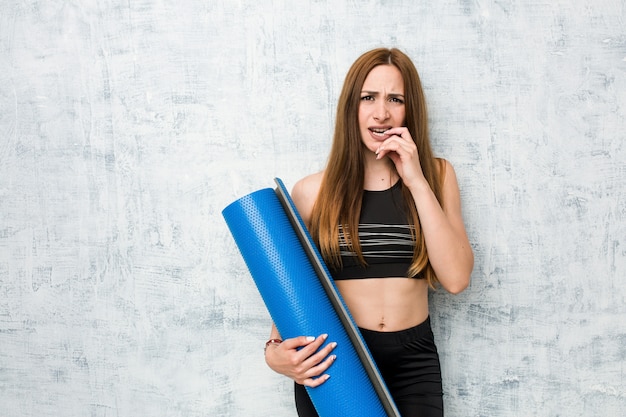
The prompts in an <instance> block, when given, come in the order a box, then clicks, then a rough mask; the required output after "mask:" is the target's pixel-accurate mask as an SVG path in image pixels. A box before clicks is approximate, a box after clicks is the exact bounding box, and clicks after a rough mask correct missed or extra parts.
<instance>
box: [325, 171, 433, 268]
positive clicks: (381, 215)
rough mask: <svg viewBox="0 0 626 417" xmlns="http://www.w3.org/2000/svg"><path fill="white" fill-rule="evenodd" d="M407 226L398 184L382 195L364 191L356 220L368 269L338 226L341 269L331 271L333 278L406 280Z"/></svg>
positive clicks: (409, 254) (409, 247)
mask: <svg viewBox="0 0 626 417" xmlns="http://www.w3.org/2000/svg"><path fill="white" fill-rule="evenodd" d="M407 223H408V221H407V214H406V210H405V209H404V200H403V199H402V187H401V182H400V181H397V182H396V184H395V185H393V186H392V187H391V188H389V189H387V190H384V191H367V190H365V191H364V192H363V203H362V207H361V216H360V219H359V241H360V243H361V250H362V251H363V257H364V258H365V262H366V263H367V265H366V266H363V265H362V264H361V263H360V262H359V259H358V258H357V256H356V254H355V253H354V252H352V251H350V250H349V249H348V247H347V245H346V242H345V240H344V238H343V233H342V232H343V230H342V227H341V226H340V228H339V235H340V241H339V249H340V255H341V261H342V264H343V267H342V268H341V269H338V270H333V269H331V270H330V272H331V275H332V276H333V278H334V279H335V280H344V279H359V278H385V277H408V276H409V275H408V269H409V267H410V266H411V261H412V259H413V250H414V248H415V243H414V241H413V239H412V237H411V232H412V230H413V229H414V226H412V225H409V224H407ZM415 278H421V276H417V277H415Z"/></svg>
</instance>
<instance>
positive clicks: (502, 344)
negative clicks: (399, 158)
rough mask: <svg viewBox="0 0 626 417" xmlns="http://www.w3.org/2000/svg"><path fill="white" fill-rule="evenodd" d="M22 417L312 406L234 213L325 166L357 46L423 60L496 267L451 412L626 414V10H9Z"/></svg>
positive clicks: (471, 210) (1, 400)
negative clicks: (274, 325) (229, 214)
mask: <svg viewBox="0 0 626 417" xmlns="http://www.w3.org/2000/svg"><path fill="white" fill-rule="evenodd" d="M0 10H1V12H0V409H2V412H1V413H2V415H4V416H36V417H44V416H61V415H62V416H261V417H264V416H291V415H294V411H293V405H292V400H291V384H290V383H289V382H288V381H287V380H285V379H284V378H282V377H280V376H278V375H275V374H273V373H272V372H271V371H270V370H269V369H268V368H267V367H266V366H265V364H264V361H263V354H262V352H263V342H264V341H265V339H266V338H267V336H268V334H269V325H270V319H269V317H268V314H267V312H266V310H265V307H264V305H263V303H262V301H261V299H260V297H259V295H258V293H257V292H256V287H254V284H253V282H252V280H251V278H250V276H249V275H248V272H247V270H246V268H245V266H244V264H243V261H242V259H241V257H240V255H239V253H238V252H237V249H236V247H235V245H234V242H233V241H232V238H231V237H230V234H229V233H228V231H227V229H226V226H225V224H224V222H223V220H222V217H221V210H222V208H223V207H225V206H226V205H227V204H228V203H230V202H231V201H233V200H235V199H237V198H239V197H241V196H243V195H244V194H247V193H249V192H252V191H255V190H257V189H259V188H264V187H272V186H273V182H272V178H273V177H274V176H279V177H281V178H282V179H283V180H284V181H285V183H286V184H287V186H288V187H291V186H292V185H293V183H294V182H295V181H296V180H297V179H298V178H300V177H302V176H304V175H306V174H308V173H311V172H314V171H316V170H319V169H320V168H321V167H322V166H323V164H324V161H325V158H326V155H327V152H328V149H329V144H330V137H331V132H332V126H333V119H334V112H335V102H336V99H337V96H338V93H339V90H340V88H341V84H342V81H343V77H344V75H345V73H346V71H347V69H348V67H349V65H350V64H351V63H352V62H353V60H354V59H355V58H356V57H357V56H358V55H360V54H361V53H362V52H364V51H366V50H368V49H371V48H373V47H376V46H398V47H400V48H401V49H403V50H404V51H406V52H407V53H408V54H409V55H410V56H412V57H413V58H414V61H415V63H416V65H417V66H418V68H419V69H420V72H421V75H422V79H423V83H424V85H425V89H426V93H427V95H428V96H427V98H428V102H429V105H430V112H431V113H430V115H431V123H432V124H431V130H432V137H433V141H434V146H435V149H436V152H437V153H438V154H439V155H441V156H444V157H446V158H447V159H449V160H450V161H451V162H452V163H453V164H454V165H455V167H456V168H457V173H458V176H459V181H460V185H461V187H462V196H463V200H464V215H465V219H466V223H467V227H468V232H469V235H470V239H471V241H472V244H473V247H474V250H475V254H476V266H475V269H474V273H473V280H472V284H471V286H470V288H469V289H468V290H467V291H466V292H464V293H463V294H461V295H459V296H450V295H447V294H445V293H443V292H437V293H434V294H433V295H432V297H431V302H432V316H433V322H434V330H435V334H436V339H437V341H438V344H439V349H440V353H441V358H442V365H443V376H444V384H445V391H446V397H445V403H446V408H447V415H448V416H459V417H466V416H516V417H517V416H568V417H572V416H585V417H587V416H603V417H605V416H622V415H624V414H623V413H624V410H625V409H626V376H625V373H626V320H625V319H624V315H625V312H626V311H625V310H626V308H625V302H626V300H625V297H626V286H625V285H624V275H625V272H626V262H625V258H626V257H625V254H626V240H625V237H626V218H625V217H626V151H625V149H624V142H625V133H624V132H625V131H626V125H625V114H626V108H625V106H626V81H625V80H626V77H625V76H626V31H625V30H624V27H625V22H626V5H625V2H624V1H623V0H595V1H593V2H591V1H583V0H572V1H569V0H568V1H564V0H559V1H546V2H522V1H517V2H516V1H469V0H458V1H452V0H445V1H441V2H415V1H412V0H405V1H390V0H387V1H385V0H370V1H365V2H336V1H330V0H316V1H313V0H311V1H308V2H302V3H297V5H295V4H294V2H289V1H280V0H274V1H268V2H258V1H253V0H240V1H231V2H229V1H200V0H193V1H185V2H177V1H167V0H160V1H157V0H144V1H138V2H137V1H127V2H113V1H65V2H60V1H54V2H53V1H42V0H34V1H32V0H31V1H6V0H5V1H2V3H1V5H0Z"/></svg>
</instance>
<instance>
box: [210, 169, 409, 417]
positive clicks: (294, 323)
mask: <svg viewBox="0 0 626 417" xmlns="http://www.w3.org/2000/svg"><path fill="white" fill-rule="evenodd" d="M275 181H276V184H277V188H276V190H273V189H271V188H266V189H262V190H259V191H256V192H253V193H251V194H248V195H246V196H244V197H242V198H240V199H239V200H237V201H235V202H233V203H232V204H230V205H229V206H228V207H226V208H225V209H224V210H223V211H222V214H223V216H224V219H225V220H226V223H227V225H228V227H229V229H230V231H231V234H232V235H233V238H234V240H235V243H236V244H237V246H238V248H239V251H240V252H241V254H242V256H243V259H244V261H245V263H246V265H247V267H248V269H249V271H250V274H251V275H252V278H253V280H254V282H255V284H256V286H257V288H258V290H259V293H260V294H261V297H262V298H263V301H264V303H265V305H266V307H267V309H268V311H269V313H270V315H271V317H272V319H273V320H274V324H275V325H276V327H277V328H278V331H279V332H280V334H281V336H282V337H283V338H284V339H287V338H291V337H297V336H303V335H304V336H318V335H320V334H323V333H327V334H328V342H329V343H330V342H333V341H334V342H337V347H336V348H335V349H334V351H333V353H334V354H336V355H337V360H336V361H335V363H333V365H332V366H331V367H330V369H329V370H328V371H327V373H328V374H329V375H331V378H330V379H329V380H328V381H326V382H325V383H324V384H322V385H320V386H319V387H316V388H308V387H307V392H308V394H309V396H310V397H311V401H312V402H313V405H314V406H315V408H316V410H317V412H318V414H319V415H320V417H336V416H367V417H379V416H380V417H399V416H400V413H399V412H398V410H397V408H396V407H395V405H394V404H393V401H392V399H391V396H390V395H389V392H388V390H387V388H386V387H385V384H384V382H383V381H382V378H381V377H380V374H379V372H378V370H377V369H376V366H375V364H374V362H373V360H372V359H371V356H370V354H369V352H368V351H367V347H366V346H365V344H364V342H363V339H362V338H361V336H360V333H359V332H358V329H357V327H356V325H355V324H354V322H353V320H352V318H351V317H350V315H349V313H348V310H347V308H346V307H345V305H344V303H343V301H342V300H341V297H340V296H339V293H338V292H337V290H336V288H335V286H334V284H333V283H332V280H331V278H330V274H329V273H328V270H327V268H326V266H325V265H324V263H323V261H322V260H321V256H320V255H319V253H318V252H317V249H316V248H315V245H314V244H313V242H312V240H311V237H310V236H309V235H308V232H307V231H306V228H305V226H304V223H303V222H302V219H301V218H300V216H299V215H298V213H297V210H296V209H295V206H294V204H293V201H291V198H290V197H289V194H288V192H287V191H286V189H285V186H284V184H283V183H282V181H281V180H280V179H278V178H277V179H275Z"/></svg>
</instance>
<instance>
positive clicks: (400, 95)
mask: <svg viewBox="0 0 626 417" xmlns="http://www.w3.org/2000/svg"><path fill="white" fill-rule="evenodd" d="M361 94H367V95H370V96H377V95H378V94H380V93H379V92H378V91H366V90H363V91H361ZM387 95H388V96H389V97H402V98H404V94H400V93H389V94H387Z"/></svg>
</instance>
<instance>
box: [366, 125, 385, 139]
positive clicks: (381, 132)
mask: <svg viewBox="0 0 626 417" xmlns="http://www.w3.org/2000/svg"><path fill="white" fill-rule="evenodd" d="M389 129H390V128H389V127H370V128H369V131H370V132H372V134H373V135H374V136H375V137H378V138H381V139H386V138H387V137H389V135H388V134H387V131H388V130H389Z"/></svg>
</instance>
